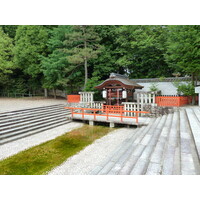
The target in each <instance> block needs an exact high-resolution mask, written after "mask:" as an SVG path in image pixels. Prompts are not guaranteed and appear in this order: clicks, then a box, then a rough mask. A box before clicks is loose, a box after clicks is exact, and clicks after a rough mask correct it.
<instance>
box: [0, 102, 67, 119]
mask: <svg viewBox="0 0 200 200" xmlns="http://www.w3.org/2000/svg"><path fill="white" fill-rule="evenodd" d="M64 106H65V105H64V104H55V105H50V106H41V107H36V108H28V109H22V110H14V111H9V112H2V113H0V119H1V118H3V117H8V116H12V115H16V114H22V113H27V112H32V111H34V112H37V111H41V110H46V109H47V110H48V109H51V108H62V107H63V108H64Z"/></svg>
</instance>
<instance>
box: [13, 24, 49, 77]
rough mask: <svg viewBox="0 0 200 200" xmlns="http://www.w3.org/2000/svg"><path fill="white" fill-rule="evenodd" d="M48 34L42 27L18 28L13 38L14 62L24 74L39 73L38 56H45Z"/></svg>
mask: <svg viewBox="0 0 200 200" xmlns="http://www.w3.org/2000/svg"><path fill="white" fill-rule="evenodd" d="M47 40H48V32H47V30H46V29H45V28H44V27H43V26H19V27H18V29H17V32H16V36H15V48H14V53H15V57H14V62H15V65H17V66H18V67H19V68H21V69H22V70H23V71H24V73H25V74H28V75H30V76H31V77H33V78H36V77H37V76H38V74H40V73H41V69H40V56H41V55H46V54H47V52H46V51H47Z"/></svg>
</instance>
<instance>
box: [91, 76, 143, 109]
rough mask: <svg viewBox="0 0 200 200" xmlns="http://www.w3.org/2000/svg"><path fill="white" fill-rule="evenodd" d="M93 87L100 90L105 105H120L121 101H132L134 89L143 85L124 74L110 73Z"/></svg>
mask: <svg viewBox="0 0 200 200" xmlns="http://www.w3.org/2000/svg"><path fill="white" fill-rule="evenodd" d="M95 88H96V89H98V90H102V95H103V98H104V99H105V100H106V104H107V105H121V103H122V102H134V92H135V89H142V88H143V86H141V85H139V84H137V83H136V82H134V81H132V80H130V79H129V78H128V77H127V76H126V75H121V74H115V73H111V74H110V77H109V78H108V79H106V80H105V81H103V82H102V83H101V84H99V85H97V86H96V87H95Z"/></svg>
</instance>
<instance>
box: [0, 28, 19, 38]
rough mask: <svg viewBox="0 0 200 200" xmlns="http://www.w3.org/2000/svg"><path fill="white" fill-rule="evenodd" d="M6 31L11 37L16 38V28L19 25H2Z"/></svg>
mask: <svg viewBox="0 0 200 200" xmlns="http://www.w3.org/2000/svg"><path fill="white" fill-rule="evenodd" d="M0 27H2V29H3V31H4V33H6V34H8V36H9V37H10V38H13V39H14V38H15V35H16V30H17V27H18V26H17V25H1V26H0Z"/></svg>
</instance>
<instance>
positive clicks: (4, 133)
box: [0, 115, 66, 139]
mask: <svg viewBox="0 0 200 200" xmlns="http://www.w3.org/2000/svg"><path fill="white" fill-rule="evenodd" d="M63 119H64V120H66V118H64V115H61V116H59V117H57V118H55V117H53V118H51V119H50V118H46V119H42V120H40V121H37V122H32V123H31V121H30V122H28V123H27V124H25V125H21V126H19V127H14V128H11V129H7V130H4V131H1V132H0V139H2V138H4V137H7V136H8V134H10V133H13V132H14V133H17V132H26V131H27V129H30V128H31V129H35V128H37V127H38V125H41V124H42V125H44V126H45V125H46V124H48V122H52V121H58V120H63Z"/></svg>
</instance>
